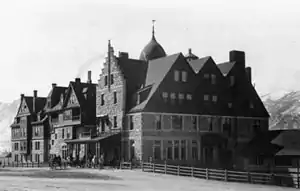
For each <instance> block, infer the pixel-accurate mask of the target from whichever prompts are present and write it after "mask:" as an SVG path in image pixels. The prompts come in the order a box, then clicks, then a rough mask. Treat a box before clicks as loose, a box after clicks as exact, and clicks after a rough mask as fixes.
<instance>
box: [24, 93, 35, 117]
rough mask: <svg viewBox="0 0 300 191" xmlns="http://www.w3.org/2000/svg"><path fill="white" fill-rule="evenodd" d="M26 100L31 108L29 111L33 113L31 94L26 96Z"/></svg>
mask: <svg viewBox="0 0 300 191" xmlns="http://www.w3.org/2000/svg"><path fill="white" fill-rule="evenodd" d="M24 100H25V103H26V105H27V107H28V109H29V112H30V113H32V111H33V110H32V109H33V107H32V106H33V97H30V96H24Z"/></svg>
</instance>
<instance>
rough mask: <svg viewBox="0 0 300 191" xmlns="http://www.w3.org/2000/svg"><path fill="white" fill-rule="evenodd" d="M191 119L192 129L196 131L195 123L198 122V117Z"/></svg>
mask: <svg viewBox="0 0 300 191" xmlns="http://www.w3.org/2000/svg"><path fill="white" fill-rule="evenodd" d="M191 118H192V127H193V130H194V131H197V122H198V120H197V119H198V117H197V116H191Z"/></svg>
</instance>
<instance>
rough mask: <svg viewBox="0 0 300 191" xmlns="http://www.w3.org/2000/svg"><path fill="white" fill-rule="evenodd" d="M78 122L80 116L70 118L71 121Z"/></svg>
mask: <svg viewBox="0 0 300 191" xmlns="http://www.w3.org/2000/svg"><path fill="white" fill-rule="evenodd" d="M78 120H80V115H75V116H72V121H78Z"/></svg>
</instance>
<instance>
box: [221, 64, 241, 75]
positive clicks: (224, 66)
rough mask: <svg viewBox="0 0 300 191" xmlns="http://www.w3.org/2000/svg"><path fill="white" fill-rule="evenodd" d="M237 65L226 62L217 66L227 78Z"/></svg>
mask: <svg viewBox="0 0 300 191" xmlns="http://www.w3.org/2000/svg"><path fill="white" fill-rule="evenodd" d="M235 63H236V62H224V63H221V64H217V66H218V68H219V69H220V71H221V72H222V74H223V75H224V76H226V75H227V74H228V73H229V72H230V70H231V69H232V68H233V66H234V64H235Z"/></svg>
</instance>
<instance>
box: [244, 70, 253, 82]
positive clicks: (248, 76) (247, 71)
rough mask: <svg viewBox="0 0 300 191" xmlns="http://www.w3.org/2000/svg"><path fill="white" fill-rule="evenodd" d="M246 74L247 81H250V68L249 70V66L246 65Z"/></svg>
mask: <svg viewBox="0 0 300 191" xmlns="http://www.w3.org/2000/svg"><path fill="white" fill-rule="evenodd" d="M245 70H246V75H247V78H248V79H249V81H250V82H251V83H252V70H251V67H246V69H245Z"/></svg>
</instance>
